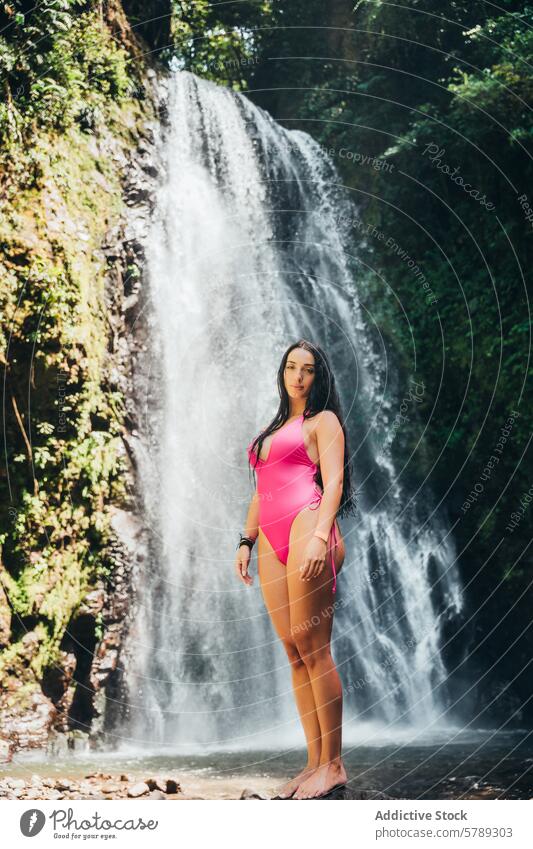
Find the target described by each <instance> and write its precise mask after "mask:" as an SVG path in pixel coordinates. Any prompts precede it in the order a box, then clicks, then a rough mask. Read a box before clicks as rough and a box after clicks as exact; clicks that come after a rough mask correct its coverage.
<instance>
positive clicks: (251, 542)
mask: <svg viewBox="0 0 533 849" xmlns="http://www.w3.org/2000/svg"><path fill="white" fill-rule="evenodd" d="M254 544H255V540H254V539H250V537H243V536H241V538H240V540H239V542H238V543H237V548H240V547H241V545H247V546H248V548H249V549H250V551H251V550H252V548H253V547H254Z"/></svg>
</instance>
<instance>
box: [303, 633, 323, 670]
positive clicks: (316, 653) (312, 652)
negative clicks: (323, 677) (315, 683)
mask: <svg viewBox="0 0 533 849" xmlns="http://www.w3.org/2000/svg"><path fill="white" fill-rule="evenodd" d="M294 641H295V645H296V649H297V650H298V654H299V655H300V657H301V658H302V660H303V662H304V663H305V665H306V666H307V667H313V666H317V665H318V664H320V663H324V662H329V661H330V660H331V652H330V647H329V644H326V645H324V644H323V643H322V642H318V641H317V639H316V636H315V635H313V634H309V633H301V634H297V635H295V638H294Z"/></svg>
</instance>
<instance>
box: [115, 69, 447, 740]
mask: <svg viewBox="0 0 533 849" xmlns="http://www.w3.org/2000/svg"><path fill="white" fill-rule="evenodd" d="M165 84H166V85H167V86H168V90H167V92H166V97H167V104H168V111H167V121H166V124H165V126H164V127H163V128H162V131H161V141H160V154H161V162H162V169H163V175H164V176H163V179H162V180H161V182H160V186H159V190H158V197H157V203H156V209H155V211H154V216H153V223H152V226H151V232H150V236H149V240H148V243H147V245H146V254H147V267H146V275H147V286H148V298H149V303H148V312H149V315H148V318H147V321H148V324H149V336H148V344H147V352H146V355H145V356H146V359H147V363H148V366H147V368H146V369H145V371H144V375H145V376H144V378H143V380H144V384H143V386H142V387H139V392H140V394H141V395H143V397H144V398H145V403H144V404H143V409H142V415H141V419H142V422H143V427H142V431H143V432H142V433H141V439H140V448H139V450H138V464H139V479H140V485H141V490H142V491H141V493H140V495H141V496H142V500H143V509H144V512H145V517H146V523H147V527H148V528H149V533H150V557H149V560H148V562H147V564H146V568H145V570H144V573H143V574H142V575H140V576H138V578H137V581H138V586H137V587H136V590H137V599H138V609H137V611H136V614H135V616H136V621H135V629H134V636H132V637H131V639H130V645H129V646H128V652H129V655H130V658H131V661H130V663H129V666H128V669H129V671H128V676H129V677H128V691H129V701H130V704H131V711H130V717H129V720H128V722H127V724H126V727H125V728H124V729H123V730H122V735H121V736H122V737H124V738H128V739H129V740H130V741H136V742H137V743H140V742H141V741H142V744H143V745H146V744H147V743H148V744H150V745H153V746H157V745H163V744H164V745H165V746H172V747H175V748H176V749H190V750H194V748H195V747H196V748H200V747H202V748H205V747H213V748H218V747H220V748H221V747H228V746H231V747H232V748H234V749H245V748H248V749H256V748H265V747H268V746H270V745H274V746H278V747H279V746H280V745H294V744H298V745H303V743H304V738H303V732H301V730H300V726H299V719H298V715H297V712H296V708H295V705H294V701H293V694H292V687H291V680H290V672H289V667H288V663H287V659H286V656H285V652H284V650H283V648H282V647H281V644H280V643H279V640H278V638H277V636H276V634H275V632H274V630H273V628H272V625H271V623H270V620H269V617H268V613H267V611H266V608H265V606H264V603H263V599H262V596H261V590H260V587H259V582H258V577H257V574H256V569H255V555H254V558H253V566H252V573H253V575H254V583H253V585H252V587H246V586H245V585H244V584H242V583H241V582H240V581H239V580H238V579H237V577H236V576H235V573H234V568H233V560H234V556H235V546H236V541H237V539H238V532H239V531H240V530H241V529H242V526H243V521H244V518H245V516H246V512H247V508H248V504H249V500H250V497H251V494H252V484H251V479H250V477H249V474H248V467H247V458H246V451H245V448H246V445H247V444H248V442H249V441H250V440H251V438H252V437H253V436H254V435H255V434H256V433H257V432H258V431H259V429H260V428H261V427H262V426H264V425H266V424H267V423H268V422H269V421H270V419H271V418H272V416H273V414H274V412H275V410H276V408H277V404H278V396H277V390H276V373H277V369H278V366H279V362H280V359H281V356H282V353H283V351H284V350H285V348H286V347H287V345H288V344H289V343H290V342H292V341H294V340H296V339H297V338H299V337H305V338H309V339H311V340H313V341H315V342H317V343H318V344H319V345H321V346H322V347H323V348H324V349H325V351H326V352H327V354H328V356H329V357H330V359H331V363H332V366H333V369H334V372H335V375H336V378H337V383H338V387H339V391H340V394H341V400H342V404H343V411H344V414H345V417H346V427H347V431H348V434H349V438H350V447H351V452H352V467H353V469H354V476H355V484H356V486H357V488H358V489H359V490H360V493H361V494H360V498H359V512H358V515H357V517H355V518H353V519H352V518H350V519H349V520H344V521H343V520H341V529H342V531H343V534H344V536H345V541H346V547H347V555H346V561H345V564H344V567H343V570H342V573H341V575H340V578H339V585H338V593H337V597H338V600H337V601H336V605H337V610H336V614H335V622H334V630H333V639H332V651H333V654H334V657H335V660H336V663H337V666H338V669H339V674H340V675H341V678H342V681H343V687H344V739H345V740H349V739H350V737H351V736H355V735H357V733H358V732H359V731H360V729H361V727H362V725H363V724H364V723H376V722H378V723H380V724H381V727H382V728H387V727H389V726H392V725H394V726H395V727H396V728H397V727H398V726H400V725H405V726H406V727H411V726H415V727H421V726H428V727H429V726H431V725H435V726H436V725H437V724H439V723H441V722H442V720H443V718H444V712H445V709H446V686H445V685H446V669H445V666H444V663H443V660H442V641H443V628H444V626H445V624H446V622H449V621H450V620H451V619H453V617H454V616H455V615H457V613H458V612H459V611H460V610H461V605H462V602H461V593H460V585H459V582H458V576H457V571H456V567H455V552H454V549H453V544H452V542H451V539H450V538H449V536H448V535H447V528H446V526H445V523H444V521H443V520H442V518H441V517H440V516H439V514H438V512H435V511H433V510H432V509H430V508H429V507H428V505H427V503H426V502H427V499H426V497H424V502H425V503H424V511H422V510H421V508H420V506H419V505H417V504H415V503H413V502H411V501H410V494H409V493H408V492H405V491H404V487H403V485H402V483H401V479H400V478H399V477H398V473H397V470H396V469H395V468H394V464H393V462H392V460H391V459H390V457H389V456H388V455H387V453H386V452H383V451H381V450H380V447H379V446H380V444H382V443H383V440H384V439H385V438H386V434H387V433H388V429H390V424H391V420H392V418H393V416H394V412H395V410H396V408H397V405H398V404H399V399H398V397H397V393H398V392H399V391H400V390H399V387H398V380H397V377H396V375H395V373H394V368H393V366H391V365H390V363H389V364H388V365H387V366H386V367H385V366H384V357H383V352H380V351H379V348H378V347H377V346H376V341H375V338H374V336H375V334H373V333H372V331H371V326H370V325H371V323H372V322H371V317H369V316H368V315H367V313H366V312H365V310H364V308H363V306H362V305H361V303H360V300H359V299H360V295H361V291H362V287H363V286H364V274H363V269H362V268H361V267H360V265H359V264H358V262H357V257H356V256H353V255H352V254H353V247H351V246H352V245H353V236H351V235H350V229H351V226H352V224H353V221H354V218H355V217H356V216H357V210H356V208H355V207H354V205H353V202H352V201H351V200H350V198H349V197H348V193H347V191H346V190H345V189H344V188H343V187H342V185H341V181H340V178H339V175H338V173H337V172H336V170H335V168H334V166H333V164H332V162H331V161H330V160H329V159H328V157H327V155H326V154H325V152H324V151H323V150H322V149H321V148H320V146H319V145H318V144H317V143H316V142H315V141H313V140H312V139H311V137H310V136H308V135H307V134H306V133H303V132H300V131H287V130H285V129H284V128H282V127H281V126H279V125H278V124H277V123H276V122H275V121H274V120H273V119H272V118H271V117H270V116H269V115H268V114H267V113H266V112H264V111H263V110H261V109H259V108H257V107H256V106H255V105H253V104H252V103H251V102H250V101H249V100H248V99H247V98H246V97H244V96H242V95H240V94H238V93H235V92H232V91H230V90H228V89H225V88H222V87H220V86H217V85H215V84H213V83H211V82H208V81H205V80H201V79H199V78H197V77H195V76H194V75H192V74H190V73H187V72H183V71H174V72H173V73H172V74H171V75H170V77H169V79H168V80H167V81H166V83H165ZM147 375H148V376H147ZM426 519H427V521H426Z"/></svg>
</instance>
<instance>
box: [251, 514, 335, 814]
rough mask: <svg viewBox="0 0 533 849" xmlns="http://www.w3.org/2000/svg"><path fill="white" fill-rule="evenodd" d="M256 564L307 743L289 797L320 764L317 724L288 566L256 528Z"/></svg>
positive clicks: (283, 792) (286, 791) (287, 788)
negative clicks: (295, 631) (295, 628)
mask: <svg viewBox="0 0 533 849" xmlns="http://www.w3.org/2000/svg"><path fill="white" fill-rule="evenodd" d="M257 562H258V571H259V581H260V583H261V591H262V593H263V598H264V601H265V605H266V608H267V610H268V613H269V615H270V618H271V620H272V624H273V625H274V629H275V631H276V633H277V635H278V637H279V638H280V640H281V642H282V643H283V646H284V648H285V651H286V652H287V656H288V658H289V663H290V666H291V675H292V686H293V689H294V697H295V701H296V706H297V708H298V712H299V714H300V719H301V722H302V725H303V729H304V733H305V738H306V740H307V764H306V766H305V767H304V769H303V770H302V771H301V772H300V773H298V775H296V776H295V777H294V778H293V779H291V780H290V781H289V782H287V784H285V785H284V786H283V787H282V788H281V790H280V791H279V794H278V795H280V796H284V797H286V798H289V797H290V796H291V795H292V794H293V793H294V791H295V790H296V788H297V787H298V785H299V784H300V783H301V782H302V781H303V780H305V778H306V777H307V776H308V775H309V774H310V771H311V770H312V769H314V768H316V767H317V766H318V764H319V762H320V754H321V748H320V725H319V722H318V717H317V713H316V706H315V702H314V697H313V688H312V687H311V682H310V680H309V674H308V671H307V667H306V665H305V663H304V662H303V660H302V658H301V657H300V654H299V652H298V650H297V648H296V644H295V642H294V640H293V639H292V637H291V628H290V617H289V596H288V591H287V567H286V566H285V565H284V564H283V563H281V561H280V560H279V559H278V558H277V557H276V554H275V552H274V550H273V548H272V546H271V545H270V542H269V541H268V539H267V537H266V536H265V535H264V534H263V533H262V531H261V529H259V538H258V541H257Z"/></svg>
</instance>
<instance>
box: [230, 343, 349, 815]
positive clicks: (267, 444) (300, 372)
mask: <svg viewBox="0 0 533 849" xmlns="http://www.w3.org/2000/svg"><path fill="white" fill-rule="evenodd" d="M278 390H279V393H280V397H281V402H280V406H279V409H278V412H277V414H276V416H275V418H274V419H273V421H272V422H271V424H270V425H269V426H268V427H267V428H265V429H264V430H263V431H262V432H261V433H260V434H259V436H257V437H256V438H255V440H253V441H252V442H251V443H250V445H249V446H248V448H247V452H248V458H249V461H250V465H251V466H252V467H253V468H254V469H255V471H256V474H257V487H256V491H255V493H254V495H253V497H252V500H251V503H250V508H249V510H248V515H247V518H246V525H245V528H244V534H243V535H242V536H241V540H240V542H239V545H238V548H237V556H236V560H235V568H236V572H237V575H238V576H239V578H240V579H241V580H242V581H243V582H244V583H245V584H248V585H249V584H251V583H252V578H251V577H250V575H249V574H248V567H249V563H250V558H251V549H252V547H253V545H254V543H255V540H256V539H257V540H258V570H259V580H260V582H261V590H262V593H263V598H264V600H265V604H266V607H267V609H268V612H269V615H270V617H271V620H272V623H273V625H274V628H275V630H276V632H277V634H278V636H279V638H280V639H281V641H282V643H283V645H284V647H285V650H286V652H287V655H288V658H289V662H290V665H291V670H292V683H293V688H294V695H295V699H296V704H297V707H298V711H299V714H300V718H301V721H302V725H303V728H304V732H305V737H306V741H307V764H306V766H305V767H304V769H303V770H301V772H299V773H298V775H296V776H295V777H294V778H293V779H291V780H290V781H288V782H287V783H286V784H285V785H284V786H283V787H282V788H281V790H280V792H279V794H278V795H277V796H275V797H274V798H276V799H290V798H294V799H312V798H318V797H324V796H326V795H327V794H329V793H331V791H332V790H333V789H334V788H336V787H340V786H343V785H344V784H345V783H346V780H347V776H346V771H345V769H344V764H343V762H342V758H341V735H342V687H341V682H340V678H339V675H338V673H337V669H336V667H335V664H334V662H333V659H332V657H331V651H330V639H331V630H332V625H333V612H334V608H335V605H334V604H333V601H334V599H335V595H334V594H335V590H336V576H337V574H338V573H339V571H340V570H341V567H342V564H343V562H344V557H345V548H344V541H343V539H342V536H341V533H340V530H339V526H338V524H337V521H336V518H335V517H336V516H337V514H340V515H345V514H346V513H347V512H348V511H349V510H353V509H354V508H355V498H354V495H353V493H352V489H351V485H350V471H349V461H348V449H347V444H346V436H345V432H344V426H343V424H342V421H341V413H340V403H339V399H338V395H337V390H336V388H335V381H334V378H333V375H332V373H331V370H330V368H329V365H328V362H327V359H326V356H325V354H324V352H323V351H322V350H321V349H320V348H319V347H318V346H316V345H312V344H311V343H310V342H306V341H305V340H300V341H299V342H297V343H296V344H294V345H291V347H290V348H289V349H288V350H287V351H286V352H285V354H284V356H283V359H282V361H281V365H280V368H279V371H278ZM320 487H322V489H321V488H320Z"/></svg>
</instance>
